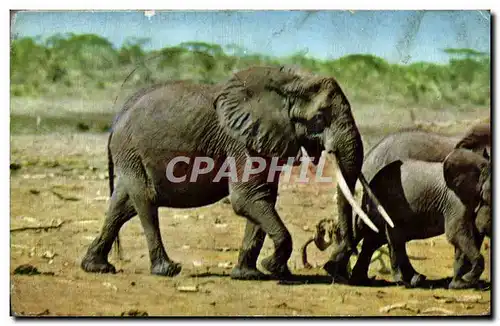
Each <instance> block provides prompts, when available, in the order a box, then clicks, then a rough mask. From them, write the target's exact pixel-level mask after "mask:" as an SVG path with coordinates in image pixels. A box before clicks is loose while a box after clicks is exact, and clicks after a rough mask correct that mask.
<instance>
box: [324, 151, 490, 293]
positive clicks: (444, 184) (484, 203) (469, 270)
mask: <svg viewBox="0 0 500 326" xmlns="http://www.w3.org/2000/svg"><path fill="white" fill-rule="evenodd" d="M490 169H491V167H490V162H489V161H488V160H486V159H485V158H484V157H483V156H481V155H479V154H476V153H474V152H472V151H468V150H464V149H456V150H454V151H453V152H451V153H450V154H449V155H448V156H447V158H446V159H445V160H444V162H443V163H440V162H438V163H436V162H424V161H415V160H407V161H404V162H402V161H400V160H398V161H395V162H393V163H391V164H388V165H386V166H385V167H384V168H383V169H381V170H380V171H379V172H378V173H377V174H376V175H375V177H374V178H373V179H372V180H371V182H370V187H371V189H372V190H373V191H374V193H375V194H376V196H377V198H378V199H379V200H380V203H381V204H382V205H383V206H384V208H385V209H386V211H387V212H388V214H389V215H390V216H391V217H392V218H393V221H394V224H395V227H394V228H388V227H385V225H384V224H383V221H384V220H383V219H382V217H381V216H379V213H378V211H377V209H376V207H375V204H373V203H372V202H371V201H370V200H369V199H368V198H367V197H366V196H363V207H364V208H365V210H366V211H367V212H368V214H369V216H370V218H371V219H372V220H373V221H374V222H375V224H376V225H377V226H378V227H381V228H384V229H385V234H384V233H375V232H373V231H371V230H369V229H368V228H367V227H366V226H365V225H364V224H363V223H362V222H361V221H359V219H357V218H355V219H356V220H355V221H354V223H355V225H356V232H355V233H356V234H355V238H356V239H355V240H356V243H359V241H361V239H363V240H364V241H363V243H362V250H361V252H360V254H359V256H358V260H357V262H356V264H355V266H354V268H353V270H352V274H351V277H350V280H349V282H350V283H351V284H358V285H360V284H367V283H369V279H368V267H369V265H370V261H371V258H372V255H373V253H374V252H375V251H376V250H377V249H378V248H380V247H381V246H382V245H384V244H388V245H389V251H390V255H391V268H392V271H393V276H394V279H395V281H396V282H398V283H402V284H404V285H405V286H407V287H417V286H419V285H421V284H422V282H423V281H424V280H425V276H424V275H421V274H419V273H417V272H416V271H415V269H414V268H413V266H412V265H411V263H410V260H409V258H408V255H407V252H406V242H408V241H411V240H416V239H426V238H431V237H434V236H438V235H441V234H443V233H445V234H446V237H447V239H448V241H449V242H450V243H451V244H452V245H453V246H454V247H455V264H454V276H453V279H452V281H451V283H450V284H449V288H452V289H458V288H469V287H474V286H475V285H476V284H477V281H478V280H479V277H480V276H481V274H482V272H483V270H484V258H483V256H482V255H481V253H480V248H481V244H482V241H483V239H484V236H485V235H487V236H489V237H491V215H490V214H491V213H490V207H491V188H490V187H491V171H490ZM334 229H335V228H334V227H332V230H334ZM325 233H329V232H323V233H321V234H317V236H318V237H321V236H322V234H325ZM331 233H332V232H330V234H331ZM333 233H334V232H333ZM327 240H328V241H329V242H330V243H332V242H334V241H332V237H331V235H329V236H328V239H327ZM333 240H335V236H334V237H333ZM318 242H320V243H321V240H320V241H318V240H316V243H318ZM325 242H326V241H323V244H324V243H325ZM323 247H324V246H323ZM320 249H321V248H320Z"/></svg>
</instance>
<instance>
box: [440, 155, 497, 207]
mask: <svg viewBox="0 0 500 326" xmlns="http://www.w3.org/2000/svg"><path fill="white" fill-rule="evenodd" d="M489 175H490V164H489V162H488V160H486V159H485V158H484V157H482V156H481V155H479V154H476V153H474V152H472V151H469V150H465V149H455V150H454V151H453V152H451V153H450V154H449V155H448V156H447V157H446V159H445V160H444V162H443V176H444V180H445V182H446V185H447V186H448V188H450V189H451V190H452V191H453V192H454V193H455V194H456V195H457V196H458V197H459V198H460V200H461V201H462V202H463V203H464V204H465V205H467V206H474V205H476V204H477V203H478V202H479V200H480V196H481V189H482V184H483V183H484V182H485V181H486V179H488V177H489Z"/></svg>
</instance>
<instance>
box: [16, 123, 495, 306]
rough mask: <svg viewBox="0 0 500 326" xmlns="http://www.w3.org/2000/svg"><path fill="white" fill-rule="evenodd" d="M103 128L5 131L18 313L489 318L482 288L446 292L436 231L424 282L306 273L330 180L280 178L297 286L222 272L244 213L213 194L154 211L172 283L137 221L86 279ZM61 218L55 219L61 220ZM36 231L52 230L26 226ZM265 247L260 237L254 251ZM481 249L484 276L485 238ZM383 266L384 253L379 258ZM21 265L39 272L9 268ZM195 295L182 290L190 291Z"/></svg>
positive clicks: (416, 245) (418, 263)
mask: <svg viewBox="0 0 500 326" xmlns="http://www.w3.org/2000/svg"><path fill="white" fill-rule="evenodd" d="M106 139H107V135H106V134H92V133H75V134H48V135H33V134H32V135H13V136H11V163H17V164H20V166H19V167H20V168H19V169H17V170H12V167H11V217H10V222H11V258H10V272H11V309H12V314H15V315H50V316H53V315H57V316H77V315H91V316H105V315H106V316H120V315H121V314H123V313H125V314H128V315H134V314H135V315H137V314H139V315H140V314H142V313H144V312H146V313H147V314H148V315H149V316H228V315H229V316H377V315H378V316H380V315H382V316H397V315H398V316H400V315H404V316H416V315H489V314H490V311H491V303H490V290H488V289H486V290H484V289H483V290H460V291H450V290H447V289H445V286H444V284H446V282H445V280H443V279H444V278H446V277H450V276H451V275H452V270H453V269H452V263H453V248H452V246H451V245H450V244H448V243H447V242H446V239H445V238H444V237H443V236H440V237H436V238H432V239H428V240H422V241H413V242H410V243H409V244H408V251H409V254H410V255H411V257H412V263H413V264H414V266H415V268H416V269H417V270H418V271H419V272H421V273H423V274H425V275H427V277H428V278H429V279H430V280H433V281H434V282H433V284H434V286H435V288H432V289H405V288H404V287H400V286H395V285H394V284H392V283H391V282H392V279H391V276H390V274H388V273H387V271H386V270H385V269H384V268H383V267H384V266H382V265H381V264H380V263H379V262H374V263H372V265H371V267H370V276H376V278H377V279H380V280H387V281H388V282H389V284H386V285H381V286H376V287H357V286H348V285H339V284H331V279H330V278H329V277H328V276H327V275H326V273H325V272H324V271H323V270H322V269H321V268H320V267H317V268H314V269H312V270H306V269H304V268H303V266H302V263H301V259H300V247H301V245H302V244H303V243H304V242H305V241H306V240H307V239H308V238H309V237H310V236H311V235H312V229H313V226H314V224H315V223H316V222H317V221H318V220H319V219H321V218H327V217H330V218H331V217H332V216H333V215H335V214H336V205H335V202H334V200H335V199H334V196H333V194H334V192H333V189H334V188H333V187H334V185H333V184H296V183H295V184H282V185H281V187H280V196H279V201H278V212H279V213H280V214H281V217H282V219H283V220H284V221H285V224H286V225H287V227H288V228H289V230H290V232H291V234H292V236H293V241H294V252H293V255H292V258H291V260H290V262H289V266H290V268H291V269H292V271H293V272H294V273H295V274H299V275H302V277H301V279H303V282H297V283H293V284H280V283H279V282H278V281H275V280H274V281H259V282H258V281H233V280H231V279H230V278H229V277H228V274H229V272H230V270H231V269H230V268H231V266H232V265H231V264H233V263H235V261H236V259H237V255H238V248H239V245H240V242H241V239H242V236H243V230H244V220H243V219H242V218H239V217H237V216H235V215H234V213H233V212H232V209H231V207H230V205H228V204H227V203H225V202H223V201H221V202H219V203H217V204H214V205H211V206H208V207H203V208H198V209H186V210H176V209H166V208H162V209H160V216H161V220H160V224H161V230H162V236H163V241H164V243H165V245H166V248H167V251H168V253H169V255H170V257H172V258H173V259H174V260H176V261H178V262H181V263H182V264H183V270H182V272H181V274H180V275H179V276H176V277H173V278H166V277H159V276H152V275H150V274H149V258H148V253H147V247H146V240H145V238H144V236H143V232H142V228H141V226H140V223H139V220H138V219H137V218H134V219H133V220H131V221H130V222H129V223H128V224H126V225H125V227H124V228H123V229H122V232H121V240H122V246H123V249H124V255H125V258H124V260H123V261H117V259H116V257H115V256H114V254H112V255H111V259H110V260H111V262H112V263H113V264H115V266H116V267H117V269H121V270H122V272H120V273H118V274H115V275H98V274H88V273H85V272H83V271H82V270H81V269H80V266H79V265H80V260H81V258H82V256H83V255H84V253H85V251H86V249H87V246H88V245H89V244H90V242H91V241H92V240H93V239H94V237H96V236H97V234H98V233H99V230H100V228H101V223H102V220H103V217H104V214H105V211H106V209H107V196H108V180H107V179H106V178H107V170H106V155H105V143H106ZM60 223H62V225H61V224H60ZM33 226H52V228H46V229H45V230H40V229H24V230H16V229H17V228H23V227H33ZM271 251H272V243H271V242H270V241H269V239H266V243H265V246H264V249H263V250H262V254H261V257H265V256H267V255H268V254H269V253H270V252H271ZM308 252H309V260H310V262H312V263H313V264H316V265H318V266H321V265H322V263H323V262H325V261H326V258H327V256H328V254H329V251H328V250H327V251H326V252H319V251H318V250H317V249H315V248H313V246H310V248H309V251H308ZM482 252H483V254H484V255H485V258H486V269H485V272H484V273H483V275H482V280H484V281H485V282H489V280H490V252H489V239H486V240H485V243H484V244H483V248H482ZM384 259H385V263H386V264H387V263H388V259H387V257H385V258H384ZM22 264H31V265H33V266H35V267H36V268H37V269H38V270H39V271H40V272H41V273H42V274H41V275H14V270H15V269H16V267H18V266H19V265H22ZM189 286H191V288H188V289H190V290H194V291H193V292H182V291H181V290H182V289H183V287H189Z"/></svg>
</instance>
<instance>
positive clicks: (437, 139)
mask: <svg viewBox="0 0 500 326" xmlns="http://www.w3.org/2000/svg"><path fill="white" fill-rule="evenodd" d="M459 139H460V138H459V137H448V136H443V135H439V134H433V133H428V132H424V131H408V132H400V133H395V134H391V135H388V136H386V137H384V138H383V139H382V140H381V141H380V142H379V143H377V144H376V145H375V146H373V147H372V148H371V149H370V150H369V151H368V153H367V155H366V156H365V161H364V163H363V174H364V176H365V177H366V179H367V180H368V181H371V180H372V179H373V178H374V177H375V175H376V174H377V172H378V171H380V170H381V169H382V168H383V167H384V166H386V165H387V164H389V163H391V162H394V161H397V160H401V161H404V160H407V159H413V160H422V161H427V162H441V161H443V160H444V159H445V158H446V155H448V154H449V153H450V152H451V151H452V150H453V148H454V146H455V144H456V143H457V142H458V141H459Z"/></svg>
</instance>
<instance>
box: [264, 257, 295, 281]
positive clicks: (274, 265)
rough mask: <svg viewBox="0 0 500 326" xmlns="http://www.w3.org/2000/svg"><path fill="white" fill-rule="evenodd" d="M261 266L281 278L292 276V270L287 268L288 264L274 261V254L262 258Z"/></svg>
mask: <svg viewBox="0 0 500 326" xmlns="http://www.w3.org/2000/svg"><path fill="white" fill-rule="evenodd" d="M261 265H262V267H264V269H265V270H266V271H268V272H269V273H271V274H272V275H273V276H275V277H277V278H279V279H282V278H287V277H290V276H292V272H290V270H289V269H288V266H287V265H286V263H285V264H280V263H278V262H276V260H275V258H274V256H270V257H267V258H264V259H262V261H261Z"/></svg>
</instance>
